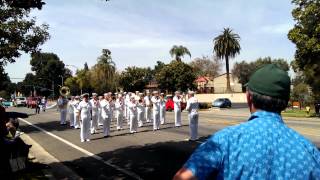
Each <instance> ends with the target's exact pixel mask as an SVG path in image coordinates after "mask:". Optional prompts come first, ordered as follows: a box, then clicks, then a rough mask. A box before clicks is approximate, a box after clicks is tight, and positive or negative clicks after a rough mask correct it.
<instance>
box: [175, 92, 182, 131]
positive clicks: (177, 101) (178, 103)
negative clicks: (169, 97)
mask: <svg viewBox="0 0 320 180" xmlns="http://www.w3.org/2000/svg"><path fill="white" fill-rule="evenodd" d="M181 102H182V97H181V94H180V91H176V92H175V96H174V97H173V103H174V123H175V127H180V126H181Z"/></svg>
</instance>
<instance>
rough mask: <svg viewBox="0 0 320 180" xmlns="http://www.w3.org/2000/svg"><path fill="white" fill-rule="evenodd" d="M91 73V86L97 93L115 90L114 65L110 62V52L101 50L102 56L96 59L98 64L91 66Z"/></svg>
mask: <svg viewBox="0 0 320 180" xmlns="http://www.w3.org/2000/svg"><path fill="white" fill-rule="evenodd" d="M90 73H91V80H92V81H91V86H92V87H94V88H95V89H96V91H97V92H99V93H103V92H105V91H114V90H115V89H116V82H115V81H114V79H115V74H116V64H115V62H114V61H113V60H112V57H111V51H110V50H109V49H103V50H102V55H101V56H100V57H98V62H97V64H96V65H94V66H93V68H92V70H91V71H90Z"/></svg>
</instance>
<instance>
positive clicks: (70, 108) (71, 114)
mask: <svg viewBox="0 0 320 180" xmlns="http://www.w3.org/2000/svg"><path fill="white" fill-rule="evenodd" d="M73 103H74V100H72V101H69V102H68V116H69V121H70V127H74V107H73Z"/></svg>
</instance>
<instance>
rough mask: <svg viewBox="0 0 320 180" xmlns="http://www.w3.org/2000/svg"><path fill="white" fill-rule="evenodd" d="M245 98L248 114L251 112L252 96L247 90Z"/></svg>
mask: <svg viewBox="0 0 320 180" xmlns="http://www.w3.org/2000/svg"><path fill="white" fill-rule="evenodd" d="M246 96H247V104H248V107H249V109H250V112H252V107H253V105H252V95H251V94H250V93H249V91H248V90H247V91H246Z"/></svg>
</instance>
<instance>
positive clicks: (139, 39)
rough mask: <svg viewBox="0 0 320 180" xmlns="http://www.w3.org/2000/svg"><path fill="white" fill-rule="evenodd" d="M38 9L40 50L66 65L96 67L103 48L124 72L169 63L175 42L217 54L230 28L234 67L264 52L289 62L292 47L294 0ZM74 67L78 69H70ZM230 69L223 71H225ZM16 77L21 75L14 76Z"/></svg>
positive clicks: (195, 53)
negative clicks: (216, 44) (235, 42)
mask: <svg viewBox="0 0 320 180" xmlns="http://www.w3.org/2000/svg"><path fill="white" fill-rule="evenodd" d="M45 2H46V5H45V6H44V7H43V9H42V10H41V11H33V12H32V14H31V15H32V16H35V17H36V18H37V23H39V24H41V23H47V24H49V33H50V35H51V38H50V39H49V40H48V41H47V42H46V43H45V44H44V45H42V46H41V49H42V51H43V52H53V53H56V54H57V55H58V56H59V57H60V59H61V60H63V62H64V63H65V64H68V65H73V66H76V67H78V68H83V64H84V63H85V62H87V63H88V65H89V66H93V65H94V64H95V63H96V62H97V57H99V56H100V55H101V51H102V49H105V48H106V49H110V50H111V52H112V58H113V61H114V62H115V63H116V67H117V68H118V69H119V70H124V69H125V68H126V67H127V66H141V67H147V66H151V67H153V66H154V65H155V64H156V62H157V61H159V60H160V61H163V62H166V63H169V62H170V61H171V60H172V58H171V56H170V54H169V50H170V49H171V47H172V46H173V45H183V46H186V47H187V48H188V49H189V50H190V52H191V54H192V57H191V58H190V57H187V56H185V57H184V58H183V61H185V62H190V61H191V60H193V59H194V58H197V57H202V56H212V55H213V52H212V51H213V38H214V37H216V36H218V35H219V34H220V33H221V31H222V30H223V28H225V27H230V28H231V29H233V31H234V32H235V33H237V34H239V35H240V37H241V40H240V45H241V52H240V55H238V56H236V57H235V58H234V59H232V60H231V66H232V65H233V63H235V62H239V61H242V60H246V61H253V60H255V59H257V58H259V57H266V56H270V57H272V58H284V59H286V60H287V61H288V62H290V61H291V60H292V59H293V57H294V52H295V46H294V44H292V43H291V42H290V41H289V40H288V38H287V34H288V31H289V30H290V29H291V28H292V27H293V25H294V21H293V19H292V16H291V11H292V9H293V5H292V4H291V0H281V1H276V0H110V1H108V2H105V0H45ZM29 64H30V56H29V55H25V54H24V55H22V56H21V57H20V58H18V59H17V61H16V63H14V64H9V65H7V67H6V71H7V72H8V74H9V76H10V78H24V77H25V74H26V73H29V72H31V67H30V65H29ZM70 69H71V70H72V71H75V70H76V68H75V67H70ZM224 69H225V68H223V71H224ZM12 81H13V82H17V81H21V79H12Z"/></svg>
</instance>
